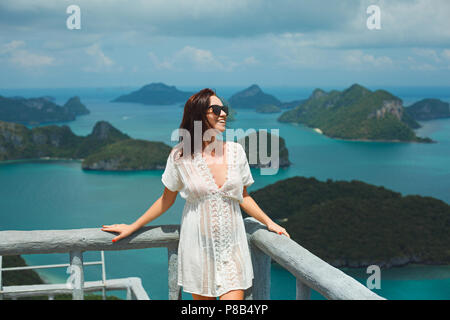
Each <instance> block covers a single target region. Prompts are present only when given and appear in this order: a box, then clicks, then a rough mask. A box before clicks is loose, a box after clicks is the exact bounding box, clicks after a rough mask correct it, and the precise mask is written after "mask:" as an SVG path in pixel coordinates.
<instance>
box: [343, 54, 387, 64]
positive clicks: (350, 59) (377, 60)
mask: <svg viewBox="0 0 450 320" xmlns="http://www.w3.org/2000/svg"><path fill="white" fill-rule="evenodd" d="M345 61H346V62H347V63H348V64H349V65H358V66H360V65H366V66H368V67H381V66H387V65H392V63H393V62H392V59H391V58H389V57H387V56H378V57H376V56H374V55H371V54H367V53H364V52H363V51H362V50H349V51H348V52H347V54H346V55H345Z"/></svg>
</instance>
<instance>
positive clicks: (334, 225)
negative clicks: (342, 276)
mask: <svg viewBox="0 0 450 320" xmlns="http://www.w3.org/2000/svg"><path fill="white" fill-rule="evenodd" d="M250 195H251V196H252V197H253V199H254V200H255V201H256V202H257V203H258V205H259V206H260V207H261V209H262V210H264V212H266V213H267V214H268V215H269V216H270V217H271V218H272V219H274V220H275V221H277V222H278V223H279V224H280V225H282V226H283V227H285V228H286V230H287V231H288V232H289V234H290V235H291V237H292V239H293V240H294V241H296V242H298V243H299V244H300V245H302V246H303V247H304V248H306V249H307V250H309V251H311V252H312V253H313V254H315V255H317V256H318V257H320V258H321V259H323V260H325V261H326V262H328V263H330V264H331V265H333V266H335V267H367V266H369V265H372V264H376V265H378V266H380V267H384V268H389V267H393V266H401V265H406V264H408V263H421V264H449V263H450V250H449V244H450V232H448V231H449V230H450V206H449V205H448V204H447V203H445V202H444V201H441V200H439V199H436V198H433V197H428V196H420V195H407V196H402V195H401V194H400V193H398V192H394V191H391V190H388V189H386V188H384V187H382V186H375V185H371V184H367V183H364V182H362V181H358V180H352V181H350V182H348V181H333V180H331V179H328V180H327V181H325V182H321V181H318V180H317V179H315V178H305V177H299V176H297V177H292V178H288V179H284V180H281V181H277V182H276V183H273V184H271V185H268V186H266V187H264V188H261V189H258V190H256V191H252V192H250Z"/></svg>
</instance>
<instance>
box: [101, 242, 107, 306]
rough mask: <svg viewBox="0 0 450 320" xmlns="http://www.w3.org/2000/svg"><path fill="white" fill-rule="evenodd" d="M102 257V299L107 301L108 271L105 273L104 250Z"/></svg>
mask: <svg viewBox="0 0 450 320" xmlns="http://www.w3.org/2000/svg"><path fill="white" fill-rule="evenodd" d="M100 256H101V260H102V283H103V288H102V299H103V300H106V271H105V252H104V251H103V250H101V251H100Z"/></svg>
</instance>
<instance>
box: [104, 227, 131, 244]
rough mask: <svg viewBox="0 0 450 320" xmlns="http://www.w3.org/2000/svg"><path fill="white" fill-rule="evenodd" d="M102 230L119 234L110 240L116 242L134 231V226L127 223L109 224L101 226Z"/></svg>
mask: <svg viewBox="0 0 450 320" xmlns="http://www.w3.org/2000/svg"><path fill="white" fill-rule="evenodd" d="M101 230H102V231H108V232H118V233H119V235H118V236H117V237H115V238H113V239H112V242H116V241H118V240H120V239H123V238H126V237H128V236H129V235H130V234H132V233H133V232H134V228H133V227H132V226H131V225H129V224H123V223H122V224H111V225H104V226H102V229H101Z"/></svg>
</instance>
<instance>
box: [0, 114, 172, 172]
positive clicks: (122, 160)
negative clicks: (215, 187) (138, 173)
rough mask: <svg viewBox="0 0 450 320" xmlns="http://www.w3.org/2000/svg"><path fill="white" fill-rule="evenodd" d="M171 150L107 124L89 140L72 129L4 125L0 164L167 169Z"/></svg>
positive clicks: (101, 123) (0, 125) (98, 126)
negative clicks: (68, 162)
mask: <svg viewBox="0 0 450 320" xmlns="http://www.w3.org/2000/svg"><path fill="white" fill-rule="evenodd" d="M170 150H171V147H170V146H168V145H166V144H164V143H163V142H152V141H146V140H139V139H132V138H130V137H129V136H128V135H127V134H124V133H122V132H120V131H119V130H118V129H116V128H114V127H113V126H112V125H111V124H109V123H108V122H106V121H99V122H97V123H96V124H95V126H94V128H93V130H92V132H91V134H89V135H87V136H86V137H82V136H77V135H75V134H74V133H73V132H72V130H71V129H70V127H69V126H66V125H63V126H56V125H50V126H43V127H35V128H32V129H28V128H27V127H26V126H24V125H21V124H17V123H12V122H4V121H0V161H1V160H17V159H39V158H46V157H47V158H48V157H49V158H62V159H80V160H82V163H81V167H82V169H84V170H108V171H130V170H159V169H164V167H165V164H166V160H167V156H168V155H169V152H170Z"/></svg>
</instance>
